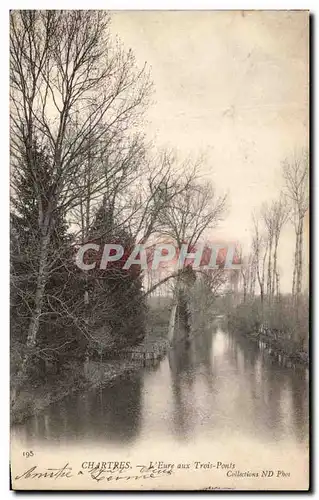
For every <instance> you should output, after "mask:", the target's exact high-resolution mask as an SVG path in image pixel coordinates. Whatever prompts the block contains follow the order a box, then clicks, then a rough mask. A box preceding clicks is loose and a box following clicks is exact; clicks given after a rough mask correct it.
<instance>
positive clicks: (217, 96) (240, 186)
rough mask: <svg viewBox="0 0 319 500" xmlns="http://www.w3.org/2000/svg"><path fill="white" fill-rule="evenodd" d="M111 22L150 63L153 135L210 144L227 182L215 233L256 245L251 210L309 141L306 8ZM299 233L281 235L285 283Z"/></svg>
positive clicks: (124, 15)
mask: <svg viewBox="0 0 319 500" xmlns="http://www.w3.org/2000/svg"><path fill="white" fill-rule="evenodd" d="M112 26H113V28H112V31H113V32H115V33H118V34H119V36H120V38H121V39H122V41H123V43H124V45H125V47H126V48H127V49H128V48H131V49H132V50H133V51H134V53H135V56H136V59H137V63H138V64H139V65H140V66H142V65H143V64H144V62H145V61H146V62H147V63H148V65H149V66H150V67H151V76H152V80H153V82H154V86H155V95H154V100H155V103H154V104H153V105H152V106H151V107H150V108H149V110H148V112H147V119H148V125H147V135H148V137H149V138H151V139H154V142H155V144H156V145H157V146H159V147H163V146H164V147H165V146H168V147H171V148H174V149H176V150H177V151H178V153H179V155H180V156H181V158H184V157H186V156H188V155H189V154H191V155H192V156H193V157H196V156H198V155H199V154H201V153H205V158H206V161H205V165H204V166H203V175H206V176H207V177H209V178H210V179H212V180H213V182H214V183H215V184H216V187H217V188H218V189H220V191H228V192H229V196H230V210H229V214H228V216H227V218H226V219H225V221H224V222H223V223H222V225H221V227H220V228H219V230H218V232H216V238H218V239H220V238H225V239H231V240H236V241H237V240H238V241H239V242H240V243H241V244H243V245H244V246H246V247H247V246H249V243H250V231H251V212H252V210H253V209H254V208H258V207H259V206H260V205H261V203H262V202H263V201H266V200H271V199H272V198H275V197H277V196H278V194H279V192H280V189H281V186H282V179H281V171H280V168H281V165H280V164H281V161H282V160H283V159H284V158H285V157H287V156H289V155H290V154H291V153H292V152H293V151H294V150H298V149H299V148H301V147H303V146H305V145H307V144H308V36H309V35H308V14H307V13H305V12H300V11H299V12H296V11H291V12H287V11H281V12H265V11H260V12H258V11H255V12H254V11H252V12H249V11H248V12H240V11H235V12H226V11H224V12H222V11H219V12H218V11H217V12H213V11H207V12H203V11H202V12H200V11H196V12H191V11H185V12H173V11H172V12H167V11H166V12H163V11H153V12H149V11H148V12H147V11H144V12H143V11H141V12H138V11H135V12H133V11H131V12H127V11H126V12H125V11H124V12H117V13H113V15H112ZM293 247H294V235H293V230H292V228H289V227H287V228H286V229H285V231H284V233H283V235H282V241H281V246H280V256H279V265H280V270H281V288H282V291H289V290H290V289H291V274H292V259H293Z"/></svg>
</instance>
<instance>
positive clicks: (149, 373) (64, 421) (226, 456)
mask: <svg viewBox="0 0 319 500" xmlns="http://www.w3.org/2000/svg"><path fill="white" fill-rule="evenodd" d="M308 406H309V403H308V370H307V369H305V368H298V367H295V368H293V367H287V366H284V365H283V364H282V363H280V362H279V361H278V359H276V358H274V357H273V356H271V355H269V353H268V352H267V351H266V350H265V349H261V348H260V347H259V346H258V345H257V344H254V343H253V342H251V341H249V340H248V339H246V338H244V337H241V336H235V335H232V334H230V333H228V332H226V331H224V330H223V329H222V327H221V325H220V324H219V322H218V321H216V324H215V326H214V327H213V328H212V330H211V331H209V332H206V333H205V334H203V335H200V336H197V337H196V338H195V339H193V341H192V343H191V345H190V346H188V347H186V346H183V345H179V346H178V348H175V349H173V350H172V351H171V352H170V353H169V356H168V357H166V358H165V359H163V360H162V361H161V362H160V363H159V364H158V365H157V366H156V367H155V366H154V367H145V368H143V369H141V370H140V371H138V372H135V373H131V374H128V375H125V376H122V377H121V378H119V379H117V380H115V381H113V383H112V385H111V386H107V387H104V388H100V389H96V390H90V391H88V392H86V393H78V394H73V395H71V396H69V397H68V398H66V399H64V400H62V401H60V402H58V403H56V404H53V405H51V406H50V407H48V408H46V409H45V410H44V411H42V412H41V413H39V414H38V415H36V416H33V417H31V418H29V419H28V420H27V421H26V422H25V423H23V424H20V425H16V426H14V428H13V429H12V442H13V445H15V446H18V447H19V448H20V449H22V448H23V449H32V450H41V449H42V450H43V449H44V448H45V449H47V450H50V453H53V454H54V453H60V452H65V453H68V451H70V450H71V449H72V450H74V453H80V451H79V450H81V453H82V454H83V457H84V458H83V459H81V460H82V462H83V460H84V459H92V460H93V458H92V457H93V455H94V453H93V451H92V450H93V449H94V450H95V452H96V450H99V451H100V452H101V453H103V454H104V455H103V456H105V450H108V453H107V454H108V455H110V453H111V452H112V455H116V456H121V457H122V460H124V459H127V457H129V458H130V459H132V457H133V456H136V457H138V456H140V454H141V453H144V455H145V456H148V455H147V454H148V453H150V450H154V453H155V451H156V453H155V454H156V456H161V457H164V458H165V459H166V460H167V458H168V457H169V456H174V454H175V455H176V457H177V456H178V458H179V459H182V458H183V457H184V458H185V457H190V456H192V458H193V459H194V460H195V459H196V457H199V459H202V457H203V458H204V457H205V459H207V457H212V455H213V456H214V457H215V459H216V460H217V459H219V458H220V459H221V460H225V461H227V460H228V462H229V461H233V462H234V461H235V462H236V463H237V464H238V466H240V467H250V468H251V467H252V466H253V464H254V463H256V460H258V459H259V458H260V457H263V458H264V459H265V460H267V459H268V462H267V464H266V465H268V468H269V464H270V463H271V465H272V467H274V463H275V464H277V465H278V466H280V467H283V466H286V467H289V464H290V466H291V459H292V458H291V457H294V460H295V462H294V464H295V465H296V467H299V468H300V467H303V468H305V467H307V453H308ZM168 450H171V451H170V452H169V451H168ZM204 450H206V451H204ZM94 456H95V455H94ZM87 457H88V458H87ZM123 457H124V458H123ZM151 459H152V457H151ZM296 470H297V469H296ZM298 470H299V469H298Z"/></svg>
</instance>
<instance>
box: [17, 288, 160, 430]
mask: <svg viewBox="0 0 319 500" xmlns="http://www.w3.org/2000/svg"><path fill="white" fill-rule="evenodd" d="M169 307H170V301H167V300H166V301H165V300H162V299H161V298H159V300H157V298H156V300H153V301H150V304H149V317H148V328H147V333H146V336H145V338H144V340H143V342H142V343H141V344H139V345H136V346H134V347H130V348H127V349H123V350H122V351H119V352H117V353H114V359H105V360H101V361H96V360H95V361H93V360H87V361H86V362H85V363H83V362H82V363H80V362H78V361H75V360H72V359H71V360H70V362H69V364H68V365H67V366H66V367H64V368H62V369H61V372H60V373H59V374H58V375H54V374H49V375H48V376H47V377H46V378H45V380H42V381H34V382H30V383H28V384H27V385H26V386H25V387H23V388H22V389H21V390H20V392H19V393H18V394H17V395H16V398H15V401H14V403H13V404H12V405H11V424H16V423H21V422H23V421H24V420H25V419H27V418H28V417H30V416H31V415H34V414H36V413H38V412H40V411H42V410H43V409H44V408H46V407H47V406H49V405H51V404H52V403H55V402H56V401H60V400H61V399H64V398H65V397H67V396H69V395H70V394H72V393H75V392H78V391H88V390H90V389H94V388H96V387H100V386H105V385H108V384H111V383H112V381H113V380H114V379H116V378H118V377H121V376H123V375H125V374H127V373H128V372H134V371H137V370H140V369H141V368H142V367H143V366H146V365H149V364H156V363H159V362H160V360H161V359H163V357H164V356H165V355H166V354H167V352H168V350H169V348H170V345H169V342H168V340H167V331H168V317H169Z"/></svg>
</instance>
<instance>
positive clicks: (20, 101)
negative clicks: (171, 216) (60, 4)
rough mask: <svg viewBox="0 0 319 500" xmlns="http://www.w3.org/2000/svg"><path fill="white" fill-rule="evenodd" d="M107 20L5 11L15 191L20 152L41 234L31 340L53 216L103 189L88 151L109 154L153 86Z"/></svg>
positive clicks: (89, 14)
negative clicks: (43, 154)
mask: <svg viewBox="0 0 319 500" xmlns="http://www.w3.org/2000/svg"><path fill="white" fill-rule="evenodd" d="M109 25H110V19H109V16H108V15H107V14H106V13H104V12H102V11H81V10H78V11H54V10H51V11H13V12H12V13H11V16H10V64H11V71H10V75H11V127H12V131H11V137H12V140H11V150H12V162H13V175H12V184H13V191H14V188H15V174H16V172H17V168H15V165H16V163H17V161H18V160H21V158H23V163H22V165H23V168H24V169H25V170H26V171H28V172H29V173H30V174H31V177H32V180H33V182H32V188H33V190H34V193H35V197H36V199H37V203H38V226H39V231H40V240H41V241H40V247H41V251H40V256H39V265H38V270H37V284H36V292H35V301H34V304H35V305H34V310H33V313H32V315H31V320H30V324H29V329H28V338H27V346H28V347H32V346H35V344H36V339H37V333H38V328H39V318H40V315H41V310H42V302H43V296H44V291H45V286H46V282H47V274H48V249H49V245H50V240H51V236H52V231H53V227H54V220H55V218H56V215H57V213H58V212H66V211H68V210H71V209H73V208H74V207H76V206H78V205H79V202H80V201H81V202H82V203H85V202H87V203H88V200H90V199H91V197H92V196H94V195H95V194H96V193H98V192H99V191H101V189H102V188H103V186H104V185H105V181H106V177H105V175H104V172H103V169H100V170H99V175H95V176H94V178H92V177H90V179H89V180H88V179H87V177H86V176H84V175H83V172H86V174H87V175H89V171H88V169H87V168H85V169H84V167H83V165H85V164H86V163H89V164H90V155H91V154H92V150H94V154H95V155H96V156H99V157H100V158H101V157H103V156H104V155H106V156H107V152H108V151H109V150H110V148H111V149H112V146H114V145H115V144H116V142H117V140H118V139H119V137H121V138H122V137H123V135H125V133H126V132H127V131H128V129H129V127H130V126H131V125H132V123H133V124H134V123H135V122H136V120H137V119H138V118H139V117H140V115H141V113H142V112H143V109H144V105H145V103H146V102H147V99H148V95H149V92H150V83H149V78H148V75H147V73H146V72H145V68H143V69H142V71H137V70H136V69H135V60H134V57H133V54H132V52H131V51H129V52H127V53H125V52H124V51H123V49H122V48H121V46H120V45H119V44H118V43H116V44H113V43H112V42H111V37H110V31H109ZM36 145H40V146H41V147H43V148H45V149H46V151H47V153H48V155H49V157H50V160H51V161H50V163H51V164H50V182H49V183H46V184H44V183H43V179H41V177H40V175H39V172H38V170H37V167H36V162H35V149H36ZM114 168H115V169H116V168H117V166H115V167H114ZM20 175H21V164H20ZM88 186H89V187H90V192H89V194H88V192H87V189H88ZM89 210H90V208H89V207H88V206H87V213H88V212H89Z"/></svg>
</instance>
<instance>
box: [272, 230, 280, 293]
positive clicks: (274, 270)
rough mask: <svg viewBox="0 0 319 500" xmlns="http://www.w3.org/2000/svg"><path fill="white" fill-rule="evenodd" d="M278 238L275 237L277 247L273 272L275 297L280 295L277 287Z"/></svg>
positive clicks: (275, 248)
mask: <svg viewBox="0 0 319 500" xmlns="http://www.w3.org/2000/svg"><path fill="white" fill-rule="evenodd" d="M278 243H279V238H278V236H276V237H275V247H274V256H273V257H274V259H273V271H272V293H273V295H274V294H275V293H276V294H277V295H278V287H277V278H278V276H277V253H278Z"/></svg>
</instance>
